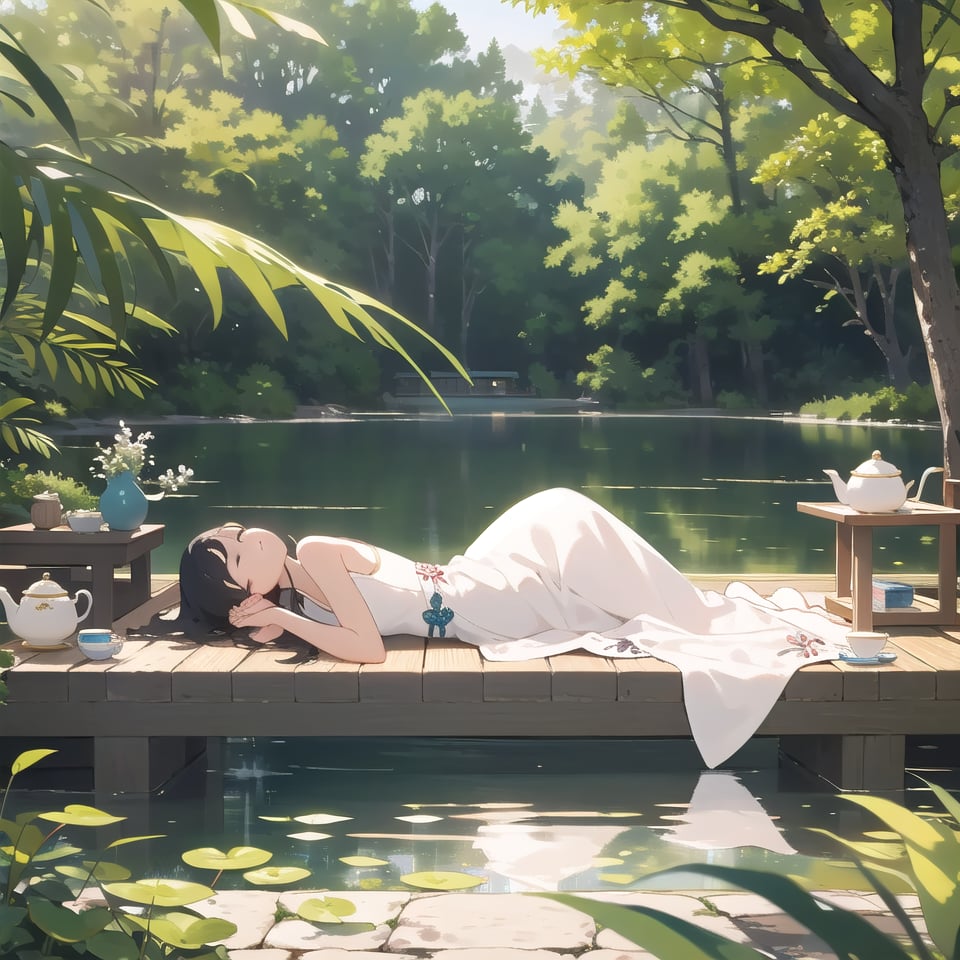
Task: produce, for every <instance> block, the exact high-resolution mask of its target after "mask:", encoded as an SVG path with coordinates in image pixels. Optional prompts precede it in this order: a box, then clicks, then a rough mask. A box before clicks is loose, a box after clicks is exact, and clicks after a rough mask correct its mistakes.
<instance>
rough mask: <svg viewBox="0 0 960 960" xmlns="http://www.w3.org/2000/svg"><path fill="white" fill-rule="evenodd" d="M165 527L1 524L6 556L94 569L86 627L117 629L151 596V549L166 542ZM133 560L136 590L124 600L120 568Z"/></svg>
mask: <svg viewBox="0 0 960 960" xmlns="http://www.w3.org/2000/svg"><path fill="white" fill-rule="evenodd" d="M163 531H164V526H163V524H162V523H145V524H142V525H141V526H140V527H139V528H138V529H136V530H130V531H120V530H103V531H101V532H99V533H74V532H73V530H71V529H70V528H69V527H54V528H53V529H52V530H37V529H36V528H35V527H34V526H33V524H32V523H22V524H18V525H17V526H14V527H0V558H2V562H3V563H9V564H19V565H24V566H28V567H30V566H36V567H44V566H47V567H89V568H90V572H91V576H92V584H91V588H90V593H91V595H92V596H93V609H92V610H91V611H90V616H89V617H86V618H84V621H83V624H82V626H90V627H107V626H110V627H112V626H113V622H114V620H116V619H117V618H118V617H120V616H122V615H123V614H125V613H129V612H130V611H131V610H133V609H135V608H136V607H138V606H140V604H142V603H146V602H147V601H148V600H149V599H150V551H151V550H154V549H156V548H157V547H159V546H160V544H162V543H163ZM127 564H129V566H130V591H129V594H128V595H127V597H126V598H123V597H121V596H119V595H118V590H117V588H118V587H119V584H118V583H117V582H116V581H115V579H114V572H115V570H116V568H117V567H122V566H125V565H127ZM39 578H40V571H38V573H37V578H36V579H39ZM16 599H19V598H16Z"/></svg>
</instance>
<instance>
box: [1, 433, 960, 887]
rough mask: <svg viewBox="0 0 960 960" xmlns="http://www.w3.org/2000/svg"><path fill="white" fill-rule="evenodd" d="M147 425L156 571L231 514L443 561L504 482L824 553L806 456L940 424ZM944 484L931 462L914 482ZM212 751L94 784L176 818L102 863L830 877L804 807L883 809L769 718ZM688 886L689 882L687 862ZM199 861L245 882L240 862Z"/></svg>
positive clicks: (737, 551) (470, 875) (760, 555)
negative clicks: (657, 732) (129, 782)
mask: <svg viewBox="0 0 960 960" xmlns="http://www.w3.org/2000/svg"><path fill="white" fill-rule="evenodd" d="M152 429H153V430H154V432H156V433H157V434H158V436H157V440H156V441H155V443H154V445H153V447H154V449H155V452H156V456H157V463H158V465H159V466H160V467H162V468H164V469H165V468H166V467H167V466H168V465H170V466H176V464H178V463H187V464H190V465H192V466H193V467H194V468H195V470H196V474H197V478H198V480H199V481H200V482H199V483H195V484H194V485H192V486H191V487H190V488H188V490H187V493H188V494H189V496H183V497H176V498H168V499H165V500H163V501H161V502H159V503H156V504H152V505H151V515H150V519H151V520H153V521H156V522H162V523H165V524H167V527H168V529H167V543H166V545H165V547H164V549H163V550H162V551H160V552H159V555H158V556H157V560H156V562H155V569H156V570H158V571H168V572H169V571H173V570H175V569H176V565H177V562H178V558H179V553H180V550H181V549H182V546H183V544H184V543H185V542H186V541H187V540H188V539H189V538H190V537H191V536H193V535H194V534H195V533H197V532H199V531H200V530H202V529H206V528H208V527H211V526H213V525H215V524H219V523H222V522H224V521H226V520H231V519H232V520H237V521H239V522H241V523H245V524H256V525H261V526H266V527H269V528H272V529H274V530H276V531H277V532H279V533H282V534H289V535H291V536H294V537H299V536H303V535H305V534H307V533H316V532H325V533H330V534H334V535H338V534H339V535H345V536H350V537H355V538H359V539H365V540H371V541H374V542H377V543H380V544H382V545H384V546H385V547H387V548H389V549H393V550H395V551H397V552H400V553H405V554H407V555H409V556H413V557H416V558H418V559H424V560H445V559H447V558H448V557H449V556H450V555H452V554H454V553H456V552H458V551H460V550H461V549H462V548H463V547H465V546H466V545H467V544H468V543H469V542H470V541H471V540H472V539H473V538H474V537H475V536H476V535H477V534H478V533H479V532H480V531H481V530H482V528H483V527H484V526H485V525H486V524H487V523H488V522H489V521H490V520H491V519H492V518H493V517H494V516H495V515H496V514H497V513H498V512H500V511H501V510H503V509H504V508H506V507H507V506H509V505H510V504H511V503H513V502H514V501H516V500H518V499H520V498H521V497H523V496H525V495H527V494H530V493H532V492H534V491H536V490H538V489H541V488H545V487H550V486H568V487H572V488H574V489H578V490H581V491H583V492H584V493H586V494H588V495H590V496H592V497H594V498H595V499H596V500H598V501H599V502H601V503H602V504H604V505H605V506H607V507H608V508H609V509H611V510H613V511H614V512H615V513H617V514H618V515H619V516H620V517H621V518H623V519H624V520H625V521H626V522H628V523H629V524H631V525H632V526H634V527H635V528H636V529H637V530H639V531H641V532H642V533H643V534H644V535H645V536H646V537H647V538H648V539H649V540H651V541H652V542H653V543H654V544H655V545H656V546H657V547H658V548H659V549H660V550H661V551H662V552H663V553H664V554H666V556H667V557H669V558H670V559H671V560H672V561H673V562H674V563H676V564H677V565H678V566H679V567H680V568H681V569H682V570H684V571H685V572H687V573H691V574H693V573H714V572H726V573H734V574H736V573H754V572H761V571H768V572H791V571H796V572H804V573H828V572H830V571H831V570H832V565H833V540H832V538H833V530H832V527H831V525H830V524H827V523H825V522H823V521H818V520H815V519H813V518H811V517H806V516H801V515H799V514H797V512H796V506H795V505H796V502H797V501H798V500H833V490H832V487H831V485H830V484H829V482H828V481H827V480H826V478H824V477H823V475H822V474H821V472H820V471H821V468H822V467H834V468H836V469H837V470H839V471H840V472H841V474H842V475H844V476H846V475H847V474H848V473H849V471H850V470H851V469H853V468H854V467H855V466H856V465H857V464H859V463H860V462H862V461H863V460H865V459H867V458H868V457H869V456H870V453H871V451H872V450H873V449H875V448H879V449H880V450H881V451H882V452H883V454H884V457H885V459H888V460H890V461H891V462H893V463H895V464H897V466H899V467H900V468H901V469H902V471H903V474H904V477H905V478H906V479H911V478H916V477H919V476H920V474H921V473H922V471H923V469H924V468H925V467H926V466H929V465H931V464H934V463H937V462H940V461H941V455H940V433H939V431H938V430H927V429H905V428H890V427H870V426H854V425H844V426H834V425H823V424H816V423H791V422H781V421H777V420H744V419H705V418H697V417H675V416H671V417H636V416H609V415H602V416H593V417H553V416H551V417H542V416H541V417H458V418H455V419H447V418H431V419H421V420H413V419H405V418H399V417H384V416H372V415H371V416H360V417H356V418H353V419H350V420H346V421H323V422H310V423H277V424H256V423H245V424H237V423H203V424H199V423H198V424H188V425H175V426H174V425H166V424H164V425H162V426H158V427H153V428H152ZM100 436H101V439H102V438H103V435H102V434H101V435H100ZM93 439H94V435H92V434H91V435H82V434H75V435H70V436H69V438H64V440H65V442H64V443H63V444H62V446H63V448H64V452H65V457H66V462H65V463H64V464H63V465H62V466H61V469H63V470H64V471H65V472H72V473H74V474H76V475H78V476H83V475H84V474H85V472H86V470H87V467H88V465H89V462H90V457H91V456H92V453H93V452H94V451H93V450H92V443H93ZM95 483H96V481H94V484H95ZM939 494H940V491H939V484H936V483H935V484H934V485H933V487H932V488H929V489H928V490H927V491H926V492H925V499H931V500H938V498H939ZM930 533H931V531H927V530H925V529H923V528H907V529H906V530H904V531H903V532H902V533H901V535H900V536H899V537H897V538H891V539H889V540H887V541H886V542H884V541H883V540H880V539H879V538H878V552H877V563H878V569H880V570H887V571H892V572H897V571H899V572H901V573H906V572H907V571H917V572H929V571H932V570H933V569H934V568H935V549H936V548H935V546H933V545H932V543H931V540H930V537H929V534H930ZM333 732H334V731H331V733H333ZM30 746H33V744H31V745H30ZM908 749H909V763H910V765H911V767H912V768H913V769H915V770H917V771H918V772H920V773H921V774H922V775H923V776H925V777H927V778H929V779H932V780H934V781H935V782H938V783H940V784H942V785H943V786H945V787H947V788H948V789H951V790H954V791H956V790H957V789H958V788H960V771H958V769H957V767H956V764H955V759H954V757H955V750H956V744H955V742H952V741H950V740H944V741H936V740H931V739H929V738H912V739H911V742H910V744H909V748H908ZM56 762H57V761H56V758H50V759H49V760H48V761H45V764H46V765H55V764H56ZM38 766H39V765H38ZM210 769H211V770H213V773H212V774H207V773H205V772H204V771H205V768H204V767H203V766H201V767H200V768H199V769H194V770H192V771H188V773H187V774H186V775H184V776H183V777H181V778H179V779H178V780H177V781H175V782H174V783H172V784H171V785H170V787H169V788H168V789H167V790H165V791H164V793H163V794H162V795H161V796H159V797H157V798H154V800H153V801H152V802H151V803H150V804H149V805H145V804H143V803H141V802H139V801H136V800H133V799H125V798H114V800H113V801H109V802H105V801H104V802H101V800H98V802H101V805H102V806H105V807H107V808H108V809H110V810H111V811H112V812H115V813H118V814H121V815H126V816H129V817H130V821H128V822H127V823H126V824H122V825H118V826H117V828H116V835H131V834H142V833H164V834H167V835H168V836H169V838H170V839H169V840H162V841H151V842H149V843H147V844H134V845H131V846H129V847H124V848H123V853H124V857H123V858H121V860H122V862H124V863H126V864H128V865H129V866H131V867H133V868H134V869H135V872H139V873H141V874H142V875H165V876H171V875H173V876H179V877H182V878H189V879H194V880H198V881H202V882H208V881H209V879H210V877H209V875H207V874H204V873H203V871H198V870H196V869H194V868H189V867H187V866H186V865H184V864H183V863H182V862H180V860H179V856H178V854H179V852H181V851H184V850H187V849H190V848H192V847H198V846H215V847H219V848H221V849H223V850H227V849H229V848H231V847H234V846H238V845H254V846H257V847H262V848H263V849H266V850H270V851H272V852H273V853H274V855H275V857H274V860H273V861H272V863H273V864H274V865H277V866H299V867H305V868H306V869H309V870H310V871H311V875H310V877H309V878H307V879H305V880H303V881H301V882H300V883H298V884H296V886H299V887H313V888H315V887H327V888H330V889H334V890H337V889H340V890H361V889H391V888H402V889H411V887H410V886H409V885H408V883H407V881H405V880H403V879H402V878H404V877H407V878H408V879H409V877H410V875H411V874H414V875H415V874H418V873H424V872H427V873H436V872H438V871H442V872H450V873H454V874H458V875H461V881H460V882H462V883H474V884H476V885H475V886H472V887H469V888H468V889H472V890H475V891H477V892H481V893H482V892H487V891H493V892H499V891H508V890H527V889H568V890H576V889H624V888H630V887H636V886H642V885H644V883H645V881H644V880H643V879H642V878H643V876H644V875H645V874H647V873H650V872H651V871H653V870H656V869H661V868H664V867H667V866H672V865H676V864H681V863H690V862H704V861H706V862H711V863H728V864H734V865H747V866H762V865H765V866H774V865H775V866H777V867H779V868H781V869H783V870H784V871H786V872H789V873H791V874H795V875H799V876H805V877H807V878H810V880H811V882H814V883H815V885H816V886H819V887H821V888H824V887H836V888H850V887H856V886H858V885H859V884H860V881H859V879H858V877H857V875H856V874H855V872H854V871H852V870H851V869H850V867H849V866H841V865H838V862H837V861H838V858H841V857H842V849H841V847H840V846H839V845H837V844H835V843H834V842H832V841H831V840H830V839H829V838H827V837H825V836H823V835H821V834H818V833H813V832H811V831H810V830H809V829H808V828H809V827H819V828H825V829H828V830H832V831H834V832H836V833H837V834H840V835H842V836H845V837H847V838H851V839H862V837H861V834H862V832H863V831H868V830H876V829H878V828H879V824H878V822H877V821H875V820H873V819H872V818H871V817H870V816H869V815H868V814H866V813H865V812H864V811H862V810H860V809H859V808H857V807H856V806H855V805H854V804H851V803H848V802H846V801H844V800H843V799H840V798H838V797H836V796H835V795H834V791H833V790H832V789H831V788H830V787H829V786H828V785H826V784H824V783H823V782H822V781H818V780H816V779H814V778H812V777H811V776H810V775H809V774H806V773H805V772H803V771H802V770H799V769H797V768H794V767H790V766H786V767H782V768H779V769H778V763H777V744H776V741H775V740H754V741H751V742H750V743H749V744H748V745H747V746H746V747H745V748H744V749H743V750H741V751H740V752H739V753H738V754H737V755H736V756H735V757H733V758H731V760H730V761H729V762H728V763H727V764H725V765H724V768H723V770H721V771H719V772H709V771H705V770H704V769H703V766H702V761H701V760H700V758H699V755H698V754H697V752H696V749H695V748H694V746H693V744H692V742H684V741H646V740H639V739H629V738H624V739H618V740H595V739H591V740H585V741H567V740H562V741H556V740H549V739H540V740H525V739H517V740H486V741H484V740H459V739H458V740H453V741H451V740H444V739H430V740H407V739H382V740H363V739H360V740H358V739H354V738H340V739H338V738H336V737H331V738H322V739H310V738H292V739H288V740H276V739H270V738H243V739H231V740H228V741H226V743H225V746H224V750H223V754H222V756H221V757H220V758H213V759H212V761H211V764H210ZM34 772H37V771H34ZM70 776H71V775H70V773H69V771H67V772H56V773H52V775H51V780H50V781H49V783H47V784H44V782H43V780H42V778H41V779H38V780H34V781H33V787H34V788H33V789H31V790H23V791H15V793H16V794H17V796H16V797H15V798H14V800H13V808H10V809H8V816H9V814H10V812H12V811H13V810H27V809H34V810H35V809H43V808H53V807H58V806H61V805H62V804H63V803H65V802H69V801H70V800H78V801H80V802H92V798H91V795H90V794H85V793H84V792H83V791H84V787H83V785H82V783H80V784H79V785H77V784H76V783H75V786H76V791H77V792H75V793H68V794H66V795H65V794H64V792H63V787H64V786H65V785H66V784H68V783H69V782H70ZM907 782H908V787H909V789H908V790H907V791H905V792H904V793H902V794H899V795H898V796H897V799H899V800H901V801H902V802H904V803H906V804H907V805H908V806H910V807H912V808H914V809H923V808H930V807H931V806H932V805H935V804H936V801H935V800H932V799H931V796H930V794H929V792H927V791H926V790H925V789H924V788H923V785H922V784H921V783H920V782H919V781H918V780H916V779H915V778H912V777H908V781H907ZM50 785H53V786H57V787H58V790H57V791H56V792H48V791H47V790H46V789H43V788H44V787H45V786H50ZM211 811H212V815H211ZM65 836H66V837H67V838H68V839H74V840H76V841H77V842H78V843H79V844H84V843H88V842H89V841H88V840H86V839H85V837H84V835H83V834H82V832H81V833H80V835H77V836H71V835H69V832H68V833H67V834H65ZM357 858H359V859H357ZM463 878H465V879H463ZM688 885H689V886H690V887H691V888H702V887H703V886H704V885H705V883H704V881H703V880H702V879H699V878H694V877H692V876H690V877H689V884H688ZM218 886H219V887H221V888H223V887H239V886H245V883H244V881H243V880H242V879H241V878H240V875H239V873H238V872H236V873H227V874H225V875H224V877H223V879H222V880H221V881H220V883H219V884H218ZM669 886H672V887H674V888H677V889H680V888H682V887H683V886H684V880H683V878H674V879H673V880H671V881H670V883H669Z"/></svg>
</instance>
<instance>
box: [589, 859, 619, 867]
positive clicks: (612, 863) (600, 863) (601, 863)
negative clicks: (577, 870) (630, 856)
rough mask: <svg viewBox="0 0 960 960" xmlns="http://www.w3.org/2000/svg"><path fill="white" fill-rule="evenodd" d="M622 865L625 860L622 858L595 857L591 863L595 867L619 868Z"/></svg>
mask: <svg viewBox="0 0 960 960" xmlns="http://www.w3.org/2000/svg"><path fill="white" fill-rule="evenodd" d="M621 863H623V860H622V859H621V858H620V857H594V858H593V860H591V861H590V864H591V866H594V867H619V866H620V864H621Z"/></svg>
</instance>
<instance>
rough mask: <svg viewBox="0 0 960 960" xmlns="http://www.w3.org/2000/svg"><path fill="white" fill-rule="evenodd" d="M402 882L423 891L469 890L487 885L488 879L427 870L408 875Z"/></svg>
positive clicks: (405, 875)
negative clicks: (483, 884)
mask: <svg viewBox="0 0 960 960" xmlns="http://www.w3.org/2000/svg"><path fill="white" fill-rule="evenodd" d="M400 880H401V881H402V882H403V883H406V884H407V885H408V886H411V887H420V888H421V889H423V890H467V889H469V888H470V887H479V886H480V884H482V883H486V882H487V878H486V877H475V876H473V875H472V874H470V873H456V872H453V871H447V870H426V871H422V872H420V873H406V874H404V875H403V876H402V877H401V878H400Z"/></svg>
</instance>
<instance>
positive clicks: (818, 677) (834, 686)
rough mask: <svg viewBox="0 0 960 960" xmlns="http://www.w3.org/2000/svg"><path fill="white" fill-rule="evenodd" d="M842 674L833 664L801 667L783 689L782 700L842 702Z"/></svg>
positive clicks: (811, 664) (815, 664) (814, 664)
mask: <svg viewBox="0 0 960 960" xmlns="http://www.w3.org/2000/svg"><path fill="white" fill-rule="evenodd" d="M843 680H844V677H843V673H841V671H840V670H838V669H837V667H836V666H835V665H834V664H833V662H829V663H810V664H808V665H807V666H805V667H801V668H800V669H799V670H798V671H797V672H796V673H795V674H794V675H793V676H792V677H791V678H790V679H789V680H788V681H787V686H786V687H785V688H784V691H783V697H782V699H784V700H808V701H823V700H842V699H843Z"/></svg>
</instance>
